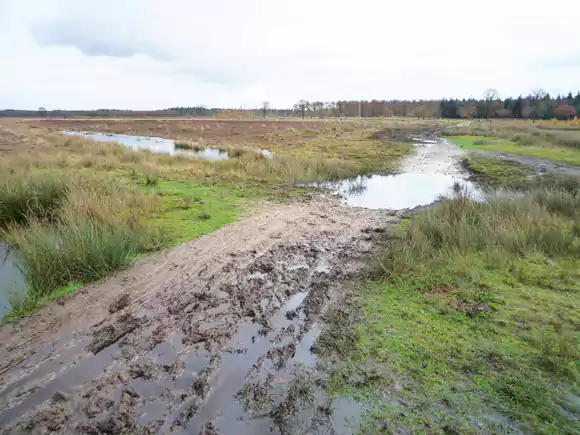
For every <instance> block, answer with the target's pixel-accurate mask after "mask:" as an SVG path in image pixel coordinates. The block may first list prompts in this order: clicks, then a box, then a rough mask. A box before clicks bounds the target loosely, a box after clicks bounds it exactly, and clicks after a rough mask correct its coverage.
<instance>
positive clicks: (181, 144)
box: [175, 140, 205, 151]
mask: <svg viewBox="0 0 580 435" xmlns="http://www.w3.org/2000/svg"><path fill="white" fill-rule="evenodd" d="M175 148H177V149H181V150H191V151H202V150H203V149H204V148H205V146H203V145H200V144H199V143H196V142H189V141H184V140H176V141H175Z"/></svg>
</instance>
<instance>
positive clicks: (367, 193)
mask: <svg viewBox="0 0 580 435" xmlns="http://www.w3.org/2000/svg"><path fill="white" fill-rule="evenodd" d="M455 183H459V184H460V185H461V187H462V188H464V189H466V190H467V191H468V192H469V193H471V194H472V195H473V196H474V197H476V196H478V195H479V190H478V189H477V188H476V187H475V185H474V184H473V183H471V182H469V181H465V180H462V179H461V178H458V177H456V176H454V175H450V174H437V173H434V174H429V173H425V174H414V173H410V174H399V175H372V176H370V177H357V178H355V179H350V180H343V181H340V182H336V183H326V184H324V185H323V186H322V187H330V188H331V189H332V190H334V192H335V193H338V194H340V195H341V196H342V197H344V198H345V201H346V203H347V204H348V205H350V206H353V207H365V208H370V209H393V210H401V209H405V208H414V207H418V206H421V205H427V204H431V203H432V202H434V201H436V200H437V199H439V198H440V197H441V196H445V195H449V194H451V192H452V188H453V185H454V184H455Z"/></svg>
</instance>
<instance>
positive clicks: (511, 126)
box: [445, 120, 580, 165]
mask: <svg viewBox="0 0 580 435" xmlns="http://www.w3.org/2000/svg"><path fill="white" fill-rule="evenodd" d="M445 134H447V135H449V136H450V139H452V140H453V141H454V142H456V143H457V144H458V145H460V146H461V147H463V148H467V149H481V150H485V151H491V152H499V153H508V154H516V155H521V156H530V157H539V158H544V159H550V160H555V161H559V162H562V163H567V164H571V165H580V135H578V134H577V132H576V131H574V130H570V129H565V128H556V127H552V128H550V127H546V126H545V125H542V124H541V123H535V122H532V121H522V120H519V121H518V120H509V121H508V120H504V121H502V120H493V121H474V122H472V123H471V124H469V125H465V126H462V127H457V128H454V129H450V130H447V131H446V132H445Z"/></svg>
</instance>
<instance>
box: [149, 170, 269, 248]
mask: <svg viewBox="0 0 580 435" xmlns="http://www.w3.org/2000/svg"><path fill="white" fill-rule="evenodd" d="M154 191H155V192H156V193H157V195H160V196H161V197H162V198H163V206H162V208H161V210H160V211H159V212H158V213H156V214H155V215H153V216H151V217H149V218H147V220H146V222H147V223H148V224H150V225H151V226H153V227H155V228H159V229H161V230H162V231H163V232H164V233H166V234H167V235H168V236H169V237H170V240H171V242H172V243H175V242H183V241H187V240H191V239H194V238H197V237H200V236H202V235H204V234H208V233H211V232H212V231H215V230H217V229H219V228H221V227H222V226H224V225H227V224H229V223H232V222H235V221H237V220H238V219H239V218H240V217H241V216H243V214H244V212H246V211H247V210H248V209H249V208H250V203H249V201H251V200H260V199H263V198H262V197H260V196H258V195H256V194H254V193H253V192H252V193H246V192H245V191H242V190H236V189H234V188H230V187H226V186H207V185H202V184H198V183H192V182H174V181H161V182H160V183H159V185H158V186H157V188H156V189H155V190H154Z"/></svg>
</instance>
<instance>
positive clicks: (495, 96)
mask: <svg viewBox="0 0 580 435" xmlns="http://www.w3.org/2000/svg"><path fill="white" fill-rule="evenodd" d="M483 98H484V99H485V102H486V109H487V110H486V112H487V113H486V115H485V117H486V118H489V117H490V116H491V115H493V113H492V112H493V110H492V107H493V104H494V102H495V101H496V100H499V92H498V91H497V89H494V88H489V89H486V90H485V92H484V93H483Z"/></svg>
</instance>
